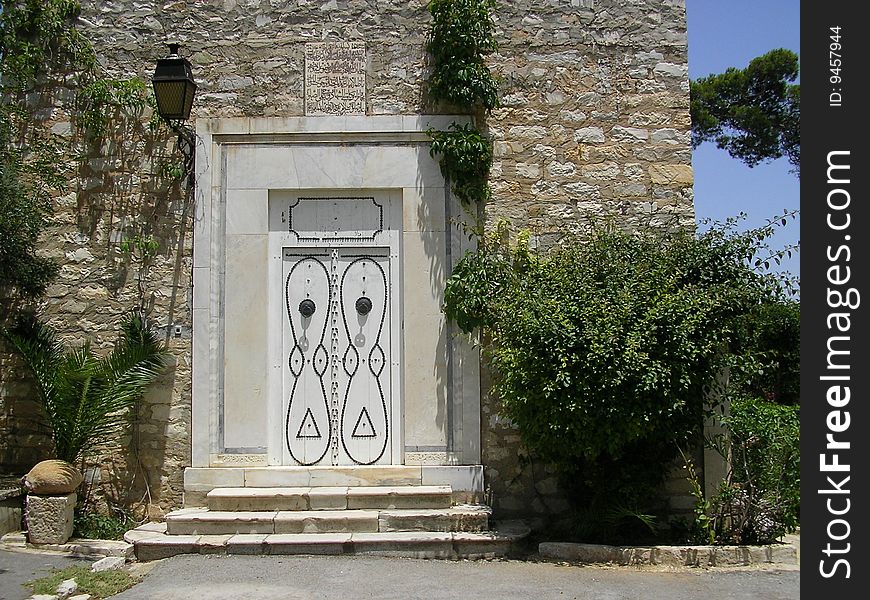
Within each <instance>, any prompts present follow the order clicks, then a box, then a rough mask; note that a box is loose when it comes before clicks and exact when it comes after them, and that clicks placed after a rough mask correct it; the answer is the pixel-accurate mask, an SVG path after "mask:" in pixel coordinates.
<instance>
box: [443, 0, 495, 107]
mask: <svg viewBox="0 0 870 600" xmlns="http://www.w3.org/2000/svg"><path fill="white" fill-rule="evenodd" d="M494 9H495V0H431V1H430V2H429V12H430V13H431V14H432V29H431V31H430V33H429V40H428V44H427V49H428V50H429V52H430V54H431V55H432V59H433V60H432V62H433V66H432V73H431V75H430V76H429V93H430V95H431V96H432V97H433V98H434V99H436V100H446V101H447V102H451V103H453V104H456V105H458V106H461V107H464V108H475V107H482V108H484V109H485V110H487V111H489V110H492V109H493V108H495V107H497V106H498V86H497V85H496V83H495V80H493V77H492V74H491V73H490V71H489V69H488V68H487V66H486V64H485V57H486V55H487V54H489V53H491V52H494V51H495V50H496V48H497V44H496V41H495V23H494V22H493V19H492V11H493V10H494Z"/></svg>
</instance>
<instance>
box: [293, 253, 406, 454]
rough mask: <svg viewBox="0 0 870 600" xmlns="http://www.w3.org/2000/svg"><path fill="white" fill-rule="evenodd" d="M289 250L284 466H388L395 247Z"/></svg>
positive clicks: (390, 433)
mask: <svg viewBox="0 0 870 600" xmlns="http://www.w3.org/2000/svg"><path fill="white" fill-rule="evenodd" d="M305 250H306V249H303V248H285V249H284V253H283V255H284V261H283V276H284V295H285V310H286V321H285V327H284V332H283V336H284V337H283V339H284V342H283V349H284V350H283V352H284V356H286V366H285V367H284V368H283V371H284V380H283V381H284V383H283V389H284V393H283V397H284V408H283V410H284V414H285V424H284V430H285V431H284V439H285V452H284V462H285V464H301V465H314V464H325V465H328V464H334V465H353V464H389V462H390V460H391V456H390V452H389V451H388V448H389V440H390V437H391V435H392V432H391V431H390V412H391V411H390V406H391V401H392V398H391V393H392V389H391V369H392V365H391V339H392V336H391V331H392V324H391V322H390V320H391V310H390V303H391V301H392V299H391V298H390V286H389V277H390V263H389V255H388V252H387V250H386V249H380V248H366V249H352V248H334V249H325V248H318V249H310V250H309V251H308V252H306V251H305Z"/></svg>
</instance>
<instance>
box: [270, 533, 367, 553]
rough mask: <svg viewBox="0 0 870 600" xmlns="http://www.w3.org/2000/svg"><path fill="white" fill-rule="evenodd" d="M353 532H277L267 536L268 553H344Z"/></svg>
mask: <svg viewBox="0 0 870 600" xmlns="http://www.w3.org/2000/svg"><path fill="white" fill-rule="evenodd" d="M350 540H351V534H349V533H329V534H323V533H318V534H306V533H300V534H275V535H270V536H267V537H266V541H265V544H264V547H265V553H266V554H343V553H345V551H346V550H345V548H346V547H348V548H349V546H350Z"/></svg>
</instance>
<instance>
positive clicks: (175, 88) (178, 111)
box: [154, 81, 192, 117]
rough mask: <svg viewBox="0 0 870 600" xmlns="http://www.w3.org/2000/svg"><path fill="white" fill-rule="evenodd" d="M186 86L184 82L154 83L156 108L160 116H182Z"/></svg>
mask: <svg viewBox="0 0 870 600" xmlns="http://www.w3.org/2000/svg"><path fill="white" fill-rule="evenodd" d="M186 85H187V82H185V81H155V82H154V96H155V97H156V98H157V108H158V110H159V111H160V114H162V115H164V116H166V117H176V116H183V115H184V108H185V106H184V105H185V97H184V92H185V87H186ZM191 99H192V98H191Z"/></svg>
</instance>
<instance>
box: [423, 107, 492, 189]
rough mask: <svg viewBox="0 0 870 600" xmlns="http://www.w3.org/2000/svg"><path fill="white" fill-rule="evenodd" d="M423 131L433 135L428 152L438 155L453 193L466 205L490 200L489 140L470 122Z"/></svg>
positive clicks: (490, 156)
mask: <svg viewBox="0 0 870 600" xmlns="http://www.w3.org/2000/svg"><path fill="white" fill-rule="evenodd" d="M426 133H427V134H428V135H429V137H431V138H432V146H431V148H430V150H429V154H431V155H432V157H433V158H434V157H436V156H440V158H439V163H440V165H441V173H442V174H443V175H444V177H445V178H446V179H448V180H449V181H450V183H451V188H452V189H453V193H454V194H456V197H457V198H459V199H460V200H461V201H462V202H463V203H464V204H466V205H472V204H474V203H483V202H486V201H487V200H489V198H490V196H491V195H492V191H491V190H490V188H489V183H488V178H489V168H490V166H492V142H490V141H489V139H488V138H487V137H486V136H485V135H483V134H482V133H480V132H479V131H477V129H475V128H474V126H473V125H471V124H465V125H461V126H460V125H458V124H456V123H453V124H451V125H450V130H449V131H436V130H433V129H430V130H428V131H427V132H426Z"/></svg>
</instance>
